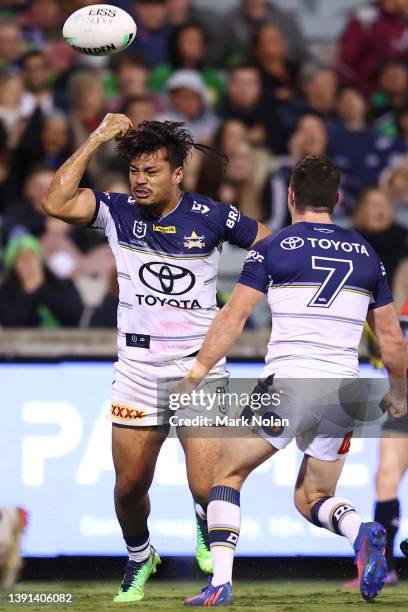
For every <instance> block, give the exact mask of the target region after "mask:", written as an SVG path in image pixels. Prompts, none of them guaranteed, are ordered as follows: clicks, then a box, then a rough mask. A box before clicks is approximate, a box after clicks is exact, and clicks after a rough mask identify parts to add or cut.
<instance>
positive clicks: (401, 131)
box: [397, 103, 408, 152]
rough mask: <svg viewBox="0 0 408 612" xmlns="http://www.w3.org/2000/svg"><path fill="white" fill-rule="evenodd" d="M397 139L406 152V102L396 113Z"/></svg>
mask: <svg viewBox="0 0 408 612" xmlns="http://www.w3.org/2000/svg"><path fill="white" fill-rule="evenodd" d="M397 128H398V137H399V138H398V141H399V142H400V144H401V148H402V147H403V148H404V149H405V151H406V152H408V103H407V104H406V105H405V106H403V107H402V108H401V109H400V111H399V112H398V115H397Z"/></svg>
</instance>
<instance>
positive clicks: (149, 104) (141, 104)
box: [120, 94, 155, 127]
mask: <svg viewBox="0 0 408 612" xmlns="http://www.w3.org/2000/svg"><path fill="white" fill-rule="evenodd" d="M120 112H121V113H123V114H124V115H126V116H127V117H129V119H130V120H131V122H132V124H133V125H134V126H135V127H137V126H138V125H139V123H142V121H152V119H153V117H154V115H155V103H154V98H153V96H151V95H149V94H144V95H140V96H132V97H130V98H128V99H127V100H125V103H124V105H123V107H122V110H121V111H120Z"/></svg>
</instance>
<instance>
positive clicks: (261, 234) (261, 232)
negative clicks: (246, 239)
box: [249, 222, 272, 249]
mask: <svg viewBox="0 0 408 612" xmlns="http://www.w3.org/2000/svg"><path fill="white" fill-rule="evenodd" d="M271 234H272V232H271V230H270V229H269V227H266V225H264V224H263V223H259V222H258V232H257V234H256V237H255V240H254V241H253V243H252V244H251V246H250V247H249V248H250V249H252V247H253V246H254V244H256V243H257V242H259V241H260V240H262V239H263V238H266V237H267V236H270V235H271Z"/></svg>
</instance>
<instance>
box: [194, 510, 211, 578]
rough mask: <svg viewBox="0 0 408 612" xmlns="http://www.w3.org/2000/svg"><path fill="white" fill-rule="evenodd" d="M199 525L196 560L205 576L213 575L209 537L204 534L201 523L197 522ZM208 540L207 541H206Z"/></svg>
mask: <svg viewBox="0 0 408 612" xmlns="http://www.w3.org/2000/svg"><path fill="white" fill-rule="evenodd" d="M196 524H197V548H196V559H197V563H198V566H199V568H200V570H201V571H202V572H204V574H212V573H213V563H212V558H211V549H210V545H209V542H208V536H207V538H206V537H205V534H204V532H203V528H202V527H201V525H200V523H199V521H196ZM206 540H207V541H206Z"/></svg>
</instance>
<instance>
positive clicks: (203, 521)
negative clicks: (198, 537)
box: [194, 502, 210, 548]
mask: <svg viewBox="0 0 408 612" xmlns="http://www.w3.org/2000/svg"><path fill="white" fill-rule="evenodd" d="M194 510H195V515H196V521H197V523H198V525H199V527H200V529H201V533H202V534H203V539H204V544H205V545H206V547H207V548H210V538H209V535H208V524H207V506H203V505H202V504H199V503H198V502H195V503H194Z"/></svg>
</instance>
